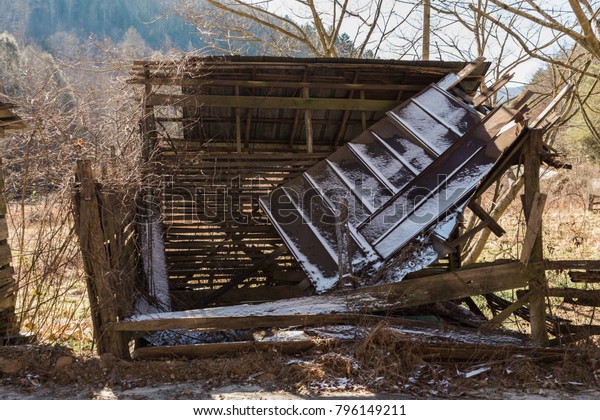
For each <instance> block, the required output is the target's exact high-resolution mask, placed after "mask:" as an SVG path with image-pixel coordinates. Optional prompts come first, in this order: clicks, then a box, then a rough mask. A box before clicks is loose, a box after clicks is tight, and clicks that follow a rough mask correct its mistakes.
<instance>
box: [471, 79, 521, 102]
mask: <svg viewBox="0 0 600 420" xmlns="http://www.w3.org/2000/svg"><path fill="white" fill-rule="evenodd" d="M514 75H515V74H514V73H504V74H503V75H502V77H500V78H499V79H498V80H496V81H495V82H494V83H493V84H492V86H490V87H489V88H485V89H482V90H481V93H480V94H479V95H477V96H476V97H475V98H474V99H473V106H474V107H475V108H477V107H478V106H480V105H481V104H483V103H484V102H485V101H487V100H488V99H490V98H491V97H492V96H493V95H494V94H496V92H498V91H499V90H500V89H502V88H503V87H504V86H505V85H506V84H507V83H508V82H510V80H511V79H512V78H513V76H514Z"/></svg>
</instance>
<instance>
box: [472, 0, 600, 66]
mask: <svg viewBox="0 0 600 420" xmlns="http://www.w3.org/2000/svg"><path fill="white" fill-rule="evenodd" d="M488 1H489V3H492V4H493V5H495V6H496V9H495V10H486V9H485V8H484V7H482V5H481V4H475V3H476V2H473V4H469V7H470V9H471V10H473V11H474V12H475V13H477V14H478V15H479V16H480V17H481V18H484V19H488V20H489V21H490V22H492V23H494V24H495V25H497V26H498V27H499V28H501V29H502V30H503V31H505V32H506V33H507V34H509V35H510V36H511V37H512V39H513V40H514V41H515V42H517V43H518V44H519V46H520V47H521V48H522V49H523V51H525V52H526V53H527V54H528V55H529V56H531V57H532V58H536V59H538V60H541V61H543V62H545V63H548V64H551V65H555V66H558V67H561V68H563V69H565V70H569V71H571V72H574V73H583V74H585V75H586V76H590V77H595V78H600V74H599V73H598V72H595V73H594V72H590V71H589V70H588V68H587V65H586V62H587V61H589V60H600V2H599V1H588V0H568V1H567V2H561V3H559V6H554V5H552V4H550V5H540V4H539V2H535V1H533V0H524V1H517V2H515V3H511V4H508V3H505V2H503V1H500V0H488ZM479 3H480V2H479ZM485 3H487V1H486V2H485ZM506 12H508V13H510V14H512V15H513V16H515V17H516V18H517V19H516V20H515V21H514V24H512V25H508V24H506V23H505V22H502V21H501V20H500V19H499V15H500V14H501V13H506ZM524 26H527V27H529V28H533V29H534V30H535V31H537V33H538V34H540V36H538V37H534V38H531V37H529V36H527V34H526V33H524V32H523V31H522V29H521V28H523V27H524ZM530 33H531V32H530ZM542 36H545V38H546V42H543V41H541V37H542ZM573 49H575V50H577V51H579V53H580V54H582V55H584V56H585V55H587V56H588V59H587V60H580V59H579V57H573V56H572V55H570V54H569V52H570V51H571V50H573ZM561 53H562V54H561ZM561 57H563V58H567V57H568V58H569V59H568V60H567V59H561Z"/></svg>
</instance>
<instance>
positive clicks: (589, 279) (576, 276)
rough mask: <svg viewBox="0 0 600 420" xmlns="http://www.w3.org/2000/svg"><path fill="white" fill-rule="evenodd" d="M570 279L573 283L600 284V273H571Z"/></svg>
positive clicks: (590, 271)
mask: <svg viewBox="0 0 600 420" xmlns="http://www.w3.org/2000/svg"><path fill="white" fill-rule="evenodd" d="M568 274H569V278H570V279H571V281H572V282H573V283H600V271H598V270H589V271H569V273H568Z"/></svg>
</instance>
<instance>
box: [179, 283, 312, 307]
mask: <svg viewBox="0 0 600 420" xmlns="http://www.w3.org/2000/svg"><path fill="white" fill-rule="evenodd" d="M214 292H215V290H214V289H206V290H173V291H171V302H172V306H173V310H174V311H185V310H189V309H197V308H198V303H199V302H203V301H205V300H206V298H207V297H208V296H210V295H212V294H213V293H214ZM307 294H308V292H307V290H306V289H305V290H302V289H301V288H300V287H298V286H257V287H243V288H234V289H232V290H230V291H229V292H227V293H225V294H223V295H222V296H221V297H219V298H218V299H216V300H215V303H217V304H219V305H236V304H241V303H250V302H252V303H257V302H270V301H274V300H281V299H292V298H297V297H300V296H306V295H307Z"/></svg>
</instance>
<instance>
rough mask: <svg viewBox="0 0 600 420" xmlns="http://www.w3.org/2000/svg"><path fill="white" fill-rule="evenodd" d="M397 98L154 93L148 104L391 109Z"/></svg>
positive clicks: (359, 109) (303, 108)
mask: <svg viewBox="0 0 600 420" xmlns="http://www.w3.org/2000/svg"><path fill="white" fill-rule="evenodd" d="M399 104H400V102H398V101H390V100H376V99H338V98H296V97H274V96H239V97H236V96H233V95H232V96H223V95H167V94H159V93H153V94H151V95H150V96H148V97H147V99H146V105H148V106H167V105H170V106H183V107H203V106H212V107H221V108H236V107H237V108H268V109H282V108H283V109H300V110H332V111H336V110H337V111H344V110H348V111H389V110H390V109H392V108H394V107H396V106H397V105H399Z"/></svg>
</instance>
